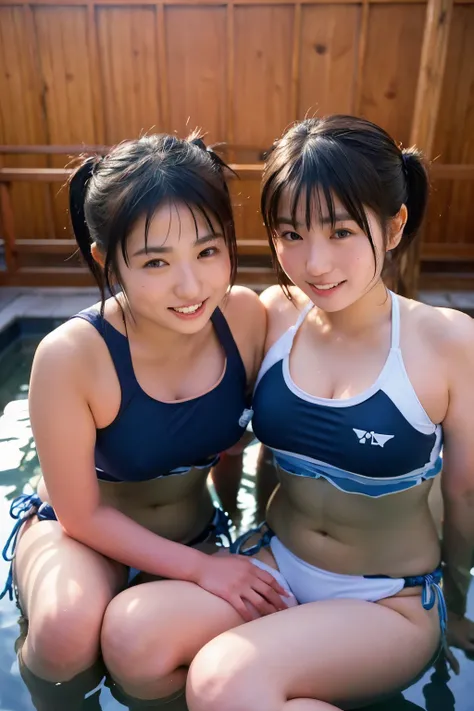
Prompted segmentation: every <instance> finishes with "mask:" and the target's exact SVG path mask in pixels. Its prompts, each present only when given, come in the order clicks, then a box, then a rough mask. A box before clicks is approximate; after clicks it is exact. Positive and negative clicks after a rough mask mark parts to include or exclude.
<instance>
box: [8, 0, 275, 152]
mask: <svg viewBox="0 0 474 711" xmlns="http://www.w3.org/2000/svg"><path fill="white" fill-rule="evenodd" d="M0 2H1V0H0ZM206 143H207V145H209V146H211V147H212V145H213V144H212V142H210V141H208V140H207V139H206ZM111 148H113V146H112V145H102V144H101V145H90V144H87V143H81V144H71V145H66V144H51V143H43V144H31V143H30V144H16V143H15V144H8V145H6V144H0V155H2V154H3V155H43V154H44V155H80V154H81V153H107V152H108V151H109V150H110V149H111ZM215 150H216V151H217V152H219V153H226V152H228V151H232V150H244V151H253V152H254V153H258V152H259V151H262V150H264V149H263V148H262V147H261V146H257V145H255V144H245V143H239V144H236V143H229V142H227V141H225V142H224V143H217V144H215Z"/></svg>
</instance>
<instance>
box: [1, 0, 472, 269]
mask: <svg viewBox="0 0 474 711" xmlns="http://www.w3.org/2000/svg"><path fill="white" fill-rule="evenodd" d="M425 12H426V4H425V3H424V2H418V1H416V0H396V1H394V2H386V1H384V0H362V1H361V2H360V1H358V2H354V1H352V0H347V1H344V0H333V2H328V3H325V2H320V0H315V2H311V0H309V1H306V0H305V2H302V3H300V2H297V3H295V2H284V1H280V0H262V1H261V2H260V3H259V4H257V3H254V2H252V0H233V1H232V2H223V1H222V0H221V1H220V2H217V1H216V0H207V2H206V4H200V3H196V2H194V0H173V2H168V1H167V0H166V2H158V3H155V2H153V3H152V2H148V0H141V1H140V2H134V1H133V0H128V1H127V2H125V1H124V0H102V1H101V2H99V1H97V2H94V1H92V0H82V1H81V0H67V1H65V2H63V3H61V2H58V0H37V1H36V0H35V1H34V2H30V3H29V4H28V3H26V4H25V3H24V2H23V0H0V97H1V100H0V144H69V145H70V144H81V143H84V144H112V143H115V142H117V141H120V140H121V139H124V138H130V137H136V136H138V135H139V134H140V133H142V132H144V131H177V132H178V133H179V134H185V133H186V132H187V131H188V130H190V129H192V128H194V127H195V126H200V127H202V128H203V129H205V130H206V131H207V132H208V140H209V141H216V142H217V141H227V142H229V143H230V144H231V145H232V146H234V147H235V148H234V149H233V151H232V154H231V155H230V158H231V159H233V160H234V161H237V162H239V163H246V162H248V163H250V162H252V163H253V162H256V161H257V160H258V159H259V158H260V156H261V152H262V151H263V150H265V149H266V148H267V147H268V146H269V145H270V144H271V142H272V141H273V140H274V138H275V137H276V136H278V135H279V134H280V133H281V131H282V130H283V129H284V128H285V126H287V125H288V123H289V122H291V121H293V120H294V119H297V118H302V117H304V116H306V115H313V114H315V113H317V114H325V113H330V112H348V113H356V114H361V115H364V116H366V117H367V118H369V119H371V120H373V121H375V122H377V123H380V124H381V125H382V126H384V127H385V128H386V129H387V130H388V131H389V132H391V133H392V134H393V135H394V137H395V138H396V139H397V140H399V141H401V142H403V143H404V144H407V142H408V140H409V134H410V128H411V123H412V117H413V109H414V97H415V91H416V84H417V77H418V71H419V63H420V52H421V44H422V37H423V29H424V22H425ZM473 47H474V3H473V0H466V1H465V2H459V3H457V4H456V5H455V8H454V16H453V22H452V29H451V37H450V43H449V51H448V59H447V67H446V72H445V78H444V88H443V95H442V101H441V108H440V112H439V120H438V127H437V133H436V141H435V155H439V156H440V161H441V162H442V163H463V162H466V163H474V55H473V51H474V50H473ZM66 163H67V157H66V156H60V155H59V156H41V155H38V156H32V155H29V156H9V155H4V156H0V165H3V166H9V167H10V166H11V167H17V166H23V167H34V166H38V167H40V166H42V167H47V166H49V167H63V166H64V165H65V164H66ZM232 190H233V192H234V197H235V203H236V206H237V224H238V228H239V234H238V237H239V238H240V239H256V238H260V237H263V236H264V235H263V231H262V227H261V219H260V216H259V215H258V192H259V185H258V181H255V180H250V179H245V180H241V181H240V182H235V183H234V184H233V186H232ZM13 198H14V213H15V229H16V236H17V237H21V238H43V239H44V238H48V237H53V236H55V237H57V238H64V237H66V236H69V233H68V232H67V217H66V195H65V191H64V190H63V191H61V190H58V185H57V184H55V185H51V186H50V185H47V184H43V183H38V184H35V185H33V184H16V185H15V186H14V189H13ZM472 225H474V182H472V181H462V182H461V181H457V182H456V181H452V180H451V181H447V180H443V181H438V183H437V184H436V185H434V192H433V201H432V206H431V212H430V220H429V228H428V229H427V230H426V235H425V243H424V247H423V255H424V256H428V257H429V256H430V255H431V256H435V257H436V256H439V255H441V256H444V257H448V258H449V257H451V258H452V257H453V255H454V256H457V257H460V258H464V259H468V258H470V259H472V260H474V230H473V229H472Z"/></svg>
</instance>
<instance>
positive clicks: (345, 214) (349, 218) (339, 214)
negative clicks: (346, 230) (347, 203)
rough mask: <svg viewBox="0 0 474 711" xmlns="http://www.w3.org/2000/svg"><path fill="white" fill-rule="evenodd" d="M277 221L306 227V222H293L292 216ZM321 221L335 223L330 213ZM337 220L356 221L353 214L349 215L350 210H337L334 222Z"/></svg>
mask: <svg viewBox="0 0 474 711" xmlns="http://www.w3.org/2000/svg"><path fill="white" fill-rule="evenodd" d="M276 222H277V225H291V226H292V227H293V226H295V227H306V224H305V223H304V222H293V220H292V219H291V217H285V216H282V217H277V220H276ZM320 222H321V224H322V225H331V224H333V221H332V220H331V218H330V217H329V215H328V216H327V217H323V218H322V219H321V221H320ZM336 222H354V218H353V217H352V216H351V215H349V213H348V212H337V213H336V214H335V215H334V224H335V223H336Z"/></svg>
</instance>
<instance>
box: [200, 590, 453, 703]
mask: <svg viewBox="0 0 474 711" xmlns="http://www.w3.org/2000/svg"><path fill="white" fill-rule="evenodd" d="M439 637H440V634H439V623H438V619H437V613H436V610H431V611H429V612H426V611H425V610H423V608H422V606H421V601H420V598H419V597H418V596H410V597H397V598H390V599H388V600H385V601H383V602H382V603H369V602H363V601H359V600H329V601H323V602H315V603H308V604H305V605H301V606H299V607H295V608H292V609H289V610H285V611H284V612H278V613H276V614H275V615H271V616H269V617H265V618H261V619H259V620H255V621H253V622H250V623H248V624H246V625H243V626H242V627H240V628H239V629H236V630H234V631H232V632H231V633H225V634H223V635H221V636H220V637H218V638H217V639H215V640H213V641H211V642H210V643H209V644H207V645H206V646H205V647H204V649H202V650H201V652H200V653H199V654H198V656H197V657H196V659H195V660H194V663H193V664H192V666H191V669H190V673H189V676H188V698H189V708H190V709H201V708H208V709H212V710H214V708H219V709H220V711H227V709H245V708H252V704H255V700H256V699H259V701H260V706H261V708H262V709H267V708H275V709H278V708H281V706H282V704H283V703H284V702H285V701H287V700H290V699H295V698H309V699H318V700H320V701H327V702H333V703H341V704H343V705H344V704H347V703H348V702H354V701H355V702H357V701H359V702H361V701H364V702H365V701H367V700H368V699H371V698H372V699H373V698H376V697H379V696H380V695H383V694H385V693H388V692H391V691H394V690H398V689H400V688H402V687H404V686H406V685H408V684H409V683H410V682H411V681H412V680H413V678H414V677H415V676H416V675H417V674H418V673H419V672H420V671H421V670H422V669H423V668H424V667H425V666H426V665H427V664H428V663H429V661H430V659H431V658H432V656H433V655H434V653H435V651H436V649H437V646H438V645H439ZM236 699H239V701H238V702H236ZM211 701H212V703H211ZM209 703H211V705H210V706H209ZM213 704H214V705H213ZM248 704H250V706H248ZM246 705H247V706H246Z"/></svg>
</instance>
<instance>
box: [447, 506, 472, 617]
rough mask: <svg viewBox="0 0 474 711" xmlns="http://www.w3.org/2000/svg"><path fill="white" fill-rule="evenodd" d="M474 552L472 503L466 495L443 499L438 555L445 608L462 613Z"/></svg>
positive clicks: (463, 612)
mask: <svg viewBox="0 0 474 711" xmlns="http://www.w3.org/2000/svg"><path fill="white" fill-rule="evenodd" d="M473 553H474V505H473V502H472V501H470V497H468V496H466V497H465V498H464V499H463V500H459V501H446V500H445V514H444V524H443V541H442V557H443V562H444V565H445V570H444V593H445V597H446V603H447V606H448V609H449V610H450V611H451V612H454V613H456V614H458V615H464V614H465V612H466V600H467V593H468V590H469V584H470V582H471V574H470V570H471V568H472V565H473Z"/></svg>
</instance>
